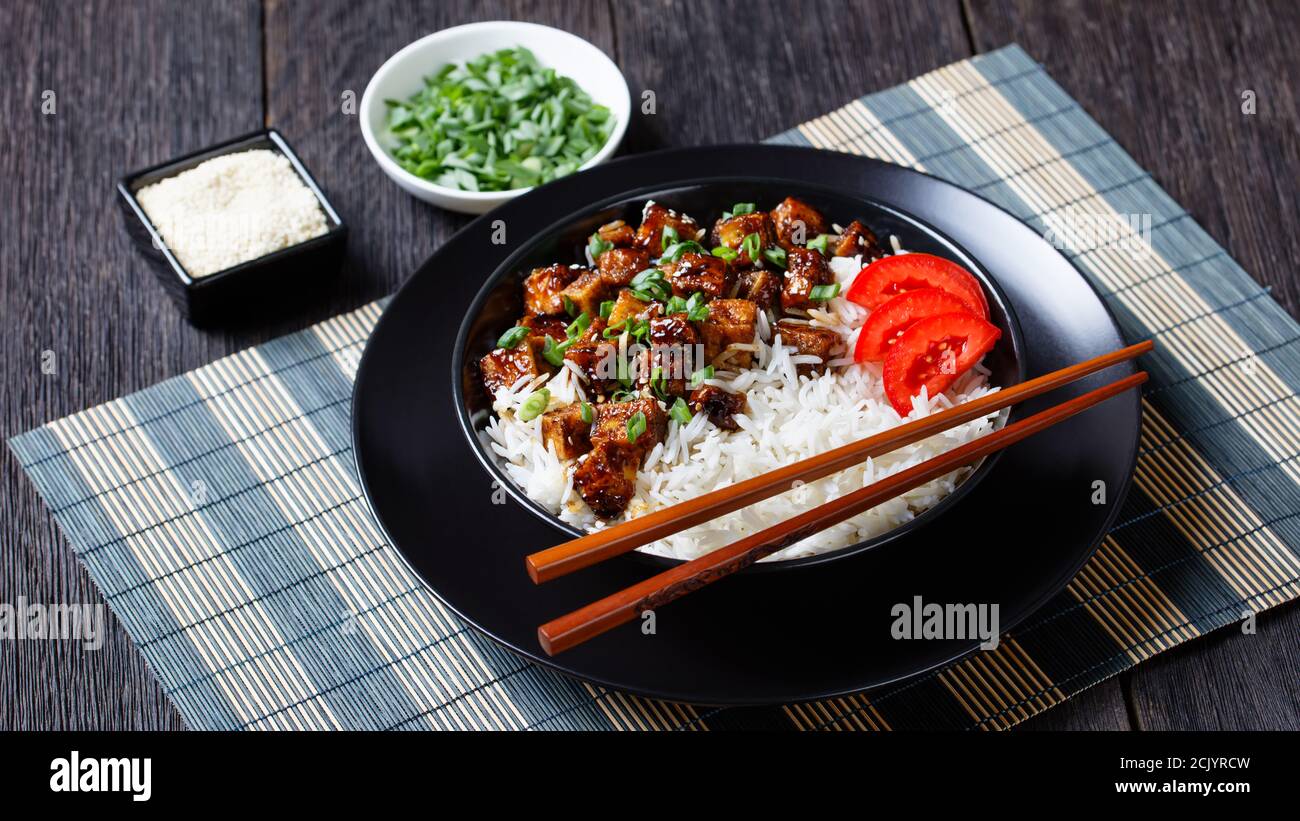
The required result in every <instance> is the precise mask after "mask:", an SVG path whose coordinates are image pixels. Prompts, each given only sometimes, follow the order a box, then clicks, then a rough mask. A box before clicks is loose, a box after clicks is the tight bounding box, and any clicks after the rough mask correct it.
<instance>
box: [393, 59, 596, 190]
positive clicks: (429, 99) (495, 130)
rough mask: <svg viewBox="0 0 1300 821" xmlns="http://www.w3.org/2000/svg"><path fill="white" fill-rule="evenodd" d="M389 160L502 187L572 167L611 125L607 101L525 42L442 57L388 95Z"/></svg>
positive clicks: (435, 176)
mask: <svg viewBox="0 0 1300 821" xmlns="http://www.w3.org/2000/svg"><path fill="white" fill-rule="evenodd" d="M384 102H385V104H386V105H387V106H388V131H389V133H390V134H391V135H392V137H393V138H394V139H395V141H396V145H395V146H394V147H393V148H392V149H391V152H390V153H391V154H392V156H393V159H395V160H396V161H397V163H398V165H400V166H402V168H404V169H406V170H407V171H409V172H410V173H412V174H414V175H416V176H417V177H421V178H422V179H426V180H429V181H431V182H434V183H436V184H438V185H442V186H446V187H448V188H459V189H461V190H465V191H506V190H509V189H514V188H529V187H532V186H535V185H541V184H542V183H545V182H550V181H551V180H553V179H556V178H557V177H562V176H565V175H566V174H572V173H573V172H574V171H576V170H578V168H579V167H581V166H582V164H583V163H585V162H587V161H588V160H590V159H591V158H592V157H593V156H595V155H596V153H597V152H598V151H600V149H601V146H603V145H604V144H605V143H606V142H607V141H608V140H609V136H610V134H611V132H612V131H613V129H614V117H613V115H612V114H611V113H610V111H609V109H608V108H606V107H605V106H603V105H599V104H597V103H595V102H593V101H592V99H591V96H590V95H588V94H587V93H586V92H585V91H583V90H582V88H581V87H580V86H579V85H578V84H577V83H576V82H574V81H573V80H572V79H570V78H568V77H563V76H560V75H559V74H557V73H556V72H555V70H554V69H550V68H542V67H541V66H540V65H539V64H538V62H537V58H536V57H534V56H533V54H532V52H530V51H528V49H526V48H523V47H517V48H513V49H501V50H499V51H494V52H490V53H488V54H484V55H482V56H480V57H476V58H475V59H473V60H470V61H468V62H466V63H464V64H460V65H450V64H449V65H445V66H443V67H442V68H440V69H439V70H438V71H437V72H435V73H434V74H432V75H431V76H428V77H426V78H425V79H424V85H423V87H422V88H421V89H420V90H419V91H418V92H416V93H415V94H414V95H412V96H411V97H410V98H409V99H407V100H385V101H384Z"/></svg>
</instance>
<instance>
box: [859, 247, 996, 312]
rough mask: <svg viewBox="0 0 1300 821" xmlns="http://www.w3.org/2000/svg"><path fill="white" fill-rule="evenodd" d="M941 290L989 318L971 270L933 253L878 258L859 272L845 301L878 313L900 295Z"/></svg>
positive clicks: (981, 293)
mask: <svg viewBox="0 0 1300 821" xmlns="http://www.w3.org/2000/svg"><path fill="white" fill-rule="evenodd" d="M920 288H938V289H939V290H941V291H947V292H948V293H950V294H952V295H953V296H955V297H957V298H958V299H960V300H961V301H962V302H964V303H966V309H967V310H968V311H970V312H971V313H972V314H975V315H976V316H977V317H979V318H980V319H988V318H989V303H988V301H987V300H986V299H985V298H984V289H983V288H981V287H980V283H979V280H977V279H975V277H974V275H973V274H971V272H970V271H967V270H966V269H965V268H963V267H961V266H960V265H958V264H957V263H955V262H952V261H950V260H946V259H944V258H943V257H936V256H933V255H932V254H895V255H894V256H892V257H885V258H884V259H878V260H876V261H875V262H873V263H871V264H870V265H868V266H867V267H865V268H863V269H862V270H861V271H859V272H858V276H857V278H856V279H854V280H853V285H852V286H850V287H849V292H848V293H846V294H845V295H844V298H845V299H847V300H849V301H850V302H856V303H858V304H859V305H861V306H862V307H864V308H869V309H871V310H873V311H874V310H875V309H876V308H879V307H880V306H881V305H884V304H885V303H886V302H888V301H889V300H891V299H893V298H894V297H896V296H898V295H899V294H902V293H906V292H908V291H915V290H918V289H920Z"/></svg>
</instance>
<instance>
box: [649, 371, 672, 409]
mask: <svg viewBox="0 0 1300 821" xmlns="http://www.w3.org/2000/svg"><path fill="white" fill-rule="evenodd" d="M650 390H652V391H654V393H655V396H658V397H659V398H660V399H662V400H664V401H665V402H667V401H668V382H667V380H666V379H664V369H663V368H661V367H659V366H658V365H656V366H655V368H654V370H653V371H651V372H650Z"/></svg>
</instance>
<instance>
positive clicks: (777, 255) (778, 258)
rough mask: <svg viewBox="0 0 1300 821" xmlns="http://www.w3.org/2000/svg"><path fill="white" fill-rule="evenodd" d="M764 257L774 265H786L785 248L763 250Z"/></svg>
mask: <svg viewBox="0 0 1300 821" xmlns="http://www.w3.org/2000/svg"><path fill="white" fill-rule="evenodd" d="M763 258H764V259H766V260H767V261H768V262H770V263H772V264H773V265H778V266H780V267H782V268H784V267H785V249H784V248H768V249H767V250H766V251H764V252H763Z"/></svg>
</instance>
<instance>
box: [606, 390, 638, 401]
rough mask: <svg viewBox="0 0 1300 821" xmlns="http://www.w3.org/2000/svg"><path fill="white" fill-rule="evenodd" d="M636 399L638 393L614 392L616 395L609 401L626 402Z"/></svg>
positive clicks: (611, 396)
mask: <svg viewBox="0 0 1300 821" xmlns="http://www.w3.org/2000/svg"><path fill="white" fill-rule="evenodd" d="M635 397H636V391H614V393H613V394H611V395H610V397H609V401H611V402H626V401H627V400H629V399H634V398H635Z"/></svg>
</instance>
